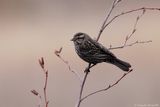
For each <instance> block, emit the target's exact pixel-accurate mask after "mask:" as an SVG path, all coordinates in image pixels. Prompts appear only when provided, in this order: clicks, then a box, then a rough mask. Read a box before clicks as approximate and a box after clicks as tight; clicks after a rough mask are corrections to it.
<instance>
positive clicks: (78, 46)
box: [71, 32, 131, 71]
mask: <svg viewBox="0 0 160 107" xmlns="http://www.w3.org/2000/svg"><path fill="white" fill-rule="evenodd" d="M71 41H73V42H74V45H75V50H76V53H77V54H78V55H79V57H80V58H82V59H83V60H84V61H86V62H88V63H91V64H94V65H95V64H97V63H101V62H107V63H110V64H113V65H115V66H117V67H119V68H120V69H122V70H123V71H129V70H130V69H129V68H130V67H131V65H130V64H129V63H128V62H125V61H122V60H120V59H118V58H117V57H116V56H115V55H114V54H113V53H112V52H110V51H109V50H108V49H107V48H105V47H104V46H103V45H101V44H100V43H98V42H97V41H95V40H93V39H92V38H91V37H90V36H89V35H87V34H86V33H81V32H79V33H76V34H75V35H74V37H73V38H72V39H71Z"/></svg>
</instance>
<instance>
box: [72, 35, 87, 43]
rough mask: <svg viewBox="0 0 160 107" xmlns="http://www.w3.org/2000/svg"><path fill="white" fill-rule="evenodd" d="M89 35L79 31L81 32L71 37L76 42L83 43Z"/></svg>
mask: <svg viewBox="0 0 160 107" xmlns="http://www.w3.org/2000/svg"><path fill="white" fill-rule="evenodd" d="M87 37H88V35H87V34H85V33H81V32H79V33H76V34H75V35H74V36H73V38H72V39H71V41H73V42H74V43H79V44H81V43H83V42H84V40H86V39H87Z"/></svg>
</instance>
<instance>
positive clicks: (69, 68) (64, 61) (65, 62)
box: [54, 47, 82, 83]
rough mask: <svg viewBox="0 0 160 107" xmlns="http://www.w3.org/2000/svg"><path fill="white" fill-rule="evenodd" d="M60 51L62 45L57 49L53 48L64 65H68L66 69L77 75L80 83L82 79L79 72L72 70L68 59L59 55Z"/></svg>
mask: <svg viewBox="0 0 160 107" xmlns="http://www.w3.org/2000/svg"><path fill="white" fill-rule="evenodd" d="M61 52H62V47H61V48H60V49H59V50H55V52H54V54H55V55H56V56H57V57H58V58H59V59H60V60H61V61H62V62H63V63H64V64H66V66H67V67H68V70H69V71H71V72H72V73H73V74H74V75H75V76H76V77H78V79H79V81H80V83H82V79H81V77H80V76H79V74H78V73H77V72H76V71H74V70H73V69H72V68H71V66H70V64H69V63H68V61H66V60H64V58H63V57H62V56H61Z"/></svg>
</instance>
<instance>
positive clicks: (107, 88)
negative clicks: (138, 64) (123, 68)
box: [81, 69, 133, 101]
mask: <svg viewBox="0 0 160 107" xmlns="http://www.w3.org/2000/svg"><path fill="white" fill-rule="evenodd" d="M132 71H133V70H132V69H131V70H130V71H129V72H127V73H124V74H123V75H122V77H120V78H119V79H118V80H117V81H116V82H115V83H113V84H112V85H109V86H108V87H106V88H104V89H100V90H98V91H95V92H92V93H90V94H88V95H86V96H85V97H83V98H82V99H81V101H83V100H85V99H86V98H88V97H90V96H92V95H95V94H98V93H100V92H103V91H107V90H109V89H110V88H112V87H114V86H115V85H117V84H118V83H119V82H120V81H121V80H122V79H123V78H124V77H125V76H127V75H128V74H129V73H131V72H132Z"/></svg>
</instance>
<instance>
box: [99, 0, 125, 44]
mask: <svg viewBox="0 0 160 107" xmlns="http://www.w3.org/2000/svg"><path fill="white" fill-rule="evenodd" d="M121 1H122V0H114V1H113V4H112V6H111V9H110V11H109V13H108V14H107V16H106V18H105V20H104V22H103V24H102V27H101V29H100V31H99V34H98V37H97V40H96V41H98V40H99V38H100V36H101V34H102V32H103V31H104V27H105V25H106V22H107V21H108V18H109V17H110V15H111V13H112V11H113V9H114V8H115V7H116V5H117V4H118V3H120V2H121Z"/></svg>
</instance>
